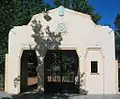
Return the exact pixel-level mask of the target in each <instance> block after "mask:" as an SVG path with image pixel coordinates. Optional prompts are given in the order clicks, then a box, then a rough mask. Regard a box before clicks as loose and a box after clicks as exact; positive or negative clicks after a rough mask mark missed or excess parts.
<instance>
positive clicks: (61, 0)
mask: <svg viewBox="0 0 120 99" xmlns="http://www.w3.org/2000/svg"><path fill="white" fill-rule="evenodd" d="M54 5H55V7H59V6H60V5H63V6H64V7H66V8H69V9H72V10H75V11H78V12H82V13H86V14H89V15H91V17H92V19H93V21H94V22H95V23H98V21H99V20H100V19H101V16H100V15H99V14H97V13H95V12H94V9H93V7H92V6H90V5H89V4H88V1H87V0H54Z"/></svg>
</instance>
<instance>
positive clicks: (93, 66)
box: [91, 61, 98, 73]
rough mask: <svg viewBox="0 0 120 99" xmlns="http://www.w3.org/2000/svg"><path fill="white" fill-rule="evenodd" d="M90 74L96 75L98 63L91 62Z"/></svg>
mask: <svg viewBox="0 0 120 99" xmlns="http://www.w3.org/2000/svg"><path fill="white" fill-rule="evenodd" d="M91 73H98V62H97V61H91Z"/></svg>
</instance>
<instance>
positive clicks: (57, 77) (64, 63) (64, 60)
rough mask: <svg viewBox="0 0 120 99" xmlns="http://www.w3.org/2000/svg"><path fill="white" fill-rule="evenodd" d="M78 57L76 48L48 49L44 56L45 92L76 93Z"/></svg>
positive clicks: (77, 89) (77, 90) (77, 87)
mask: <svg viewBox="0 0 120 99" xmlns="http://www.w3.org/2000/svg"><path fill="white" fill-rule="evenodd" d="M78 67H79V58H78V55H77V52H76V50H48V51H47V53H46V55H45V58H44V90H45V93H58V92H59V93H63V92H68V93H76V92H79V86H76V85H75V76H77V73H78Z"/></svg>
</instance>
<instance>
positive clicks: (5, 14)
mask: <svg viewBox="0 0 120 99" xmlns="http://www.w3.org/2000/svg"><path fill="white" fill-rule="evenodd" d="M45 8H47V9H50V6H49V5H47V4H45V3H44V2H43V0H1V1H0V67H1V68H2V69H4V68H3V66H4V60H5V53H7V51H8V50H7V49H8V48H7V46H8V33H9V31H10V29H11V28H13V26H20V25H26V24H28V22H29V21H30V19H31V17H32V16H33V15H34V14H36V13H40V12H42V11H43V10H44V9H45ZM1 71H4V70H1Z"/></svg>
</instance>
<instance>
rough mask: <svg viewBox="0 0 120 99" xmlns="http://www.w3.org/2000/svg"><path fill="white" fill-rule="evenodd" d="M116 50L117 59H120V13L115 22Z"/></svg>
mask: <svg viewBox="0 0 120 99" xmlns="http://www.w3.org/2000/svg"><path fill="white" fill-rule="evenodd" d="M114 24H115V34H116V35H115V48H116V58H117V59H120V13H118V14H117V15H116V18H115V21H114Z"/></svg>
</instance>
